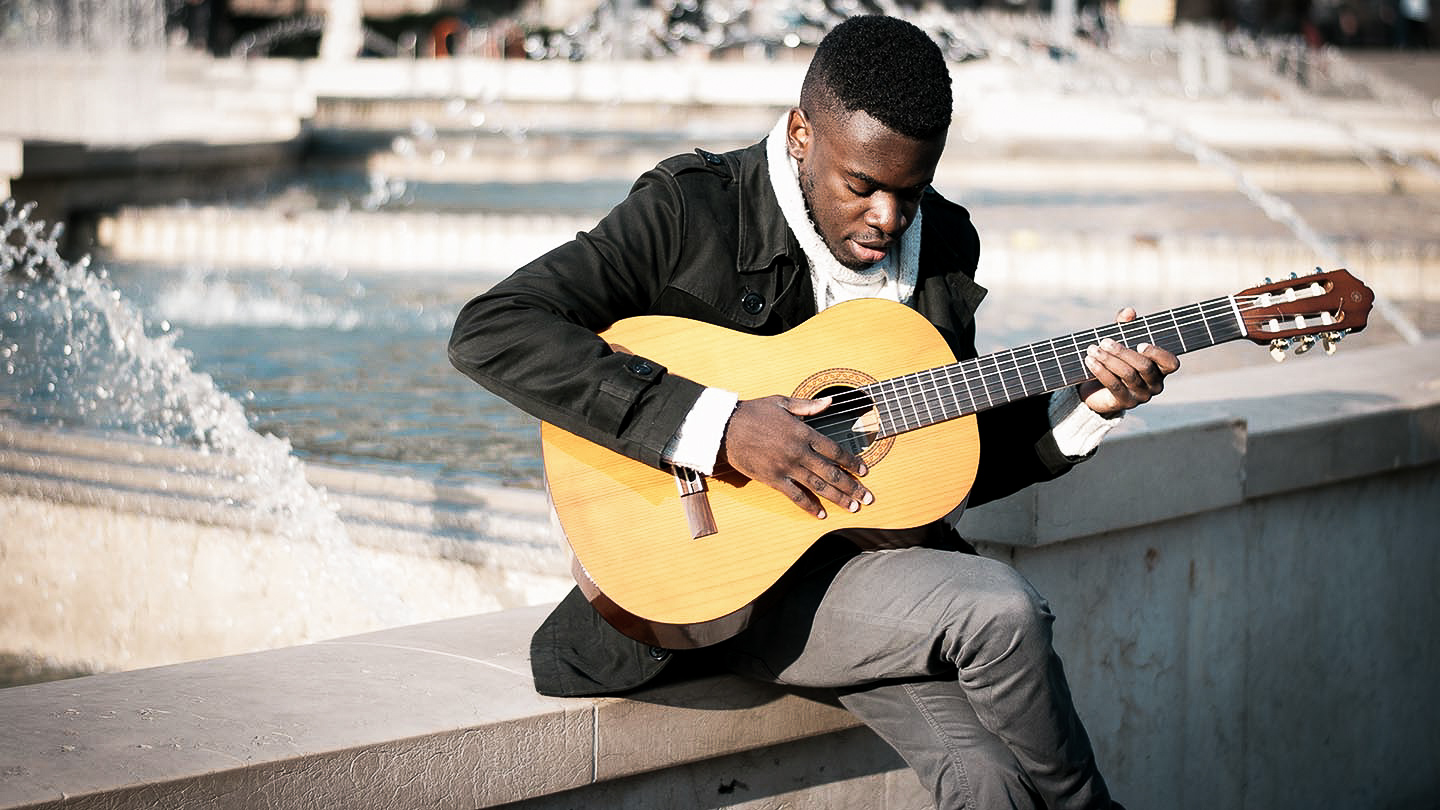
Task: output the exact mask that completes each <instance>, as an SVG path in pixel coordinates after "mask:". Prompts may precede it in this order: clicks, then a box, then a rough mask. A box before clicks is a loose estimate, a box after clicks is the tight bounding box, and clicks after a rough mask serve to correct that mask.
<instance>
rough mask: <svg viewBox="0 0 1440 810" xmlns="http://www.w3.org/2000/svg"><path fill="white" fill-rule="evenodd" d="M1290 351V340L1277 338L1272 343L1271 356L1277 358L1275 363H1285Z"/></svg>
mask: <svg viewBox="0 0 1440 810" xmlns="http://www.w3.org/2000/svg"><path fill="white" fill-rule="evenodd" d="M1288 351H1290V340H1289V338H1275V339H1274V340H1272V341H1270V356H1271V357H1273V358H1275V362H1277V363H1283V362H1285V353H1286V352H1288Z"/></svg>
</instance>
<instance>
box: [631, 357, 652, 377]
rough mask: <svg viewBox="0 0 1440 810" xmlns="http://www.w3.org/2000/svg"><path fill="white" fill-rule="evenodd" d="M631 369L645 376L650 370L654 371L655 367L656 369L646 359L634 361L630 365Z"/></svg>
mask: <svg viewBox="0 0 1440 810" xmlns="http://www.w3.org/2000/svg"><path fill="white" fill-rule="evenodd" d="M630 370H631V371H633V372H635V373H636V374H639V375H640V376H642V377H644V376H645V375H647V374H649V373H650V372H652V371H654V370H655V369H654V368H653V367H652V366H651V365H650V364H649V363H647V362H645V361H644V360H636V361H635V362H634V363H632V364H631V365H630Z"/></svg>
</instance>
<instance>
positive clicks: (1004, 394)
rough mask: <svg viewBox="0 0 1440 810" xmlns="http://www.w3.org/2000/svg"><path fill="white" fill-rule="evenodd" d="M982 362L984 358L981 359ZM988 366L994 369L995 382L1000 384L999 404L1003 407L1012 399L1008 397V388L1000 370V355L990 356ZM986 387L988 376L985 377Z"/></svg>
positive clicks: (1003, 374)
mask: <svg viewBox="0 0 1440 810" xmlns="http://www.w3.org/2000/svg"><path fill="white" fill-rule="evenodd" d="M981 359H982V360H983V359H984V358H981ZM990 365H991V367H992V368H994V369H995V380H996V382H998V383H1000V404H1001V405H1004V404H1005V403H1007V402H1009V401H1010V400H1012V399H1014V397H1012V396H1010V388H1009V387H1008V386H1007V385H1006V384H1005V372H1004V371H1002V370H1001V369H1000V353H998V352H997V353H995V354H992V355H990ZM985 384H986V385H989V384H990V383H989V375H988V374H987V375H986V383H985Z"/></svg>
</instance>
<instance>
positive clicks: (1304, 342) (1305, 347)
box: [1295, 335, 1315, 355]
mask: <svg viewBox="0 0 1440 810" xmlns="http://www.w3.org/2000/svg"><path fill="white" fill-rule="evenodd" d="M1313 348H1315V336H1314V335H1302V336H1301V337H1300V345H1298V346H1296V347H1295V354H1296V355H1301V354H1304V353H1306V352H1308V351H1310V350H1311V349H1313Z"/></svg>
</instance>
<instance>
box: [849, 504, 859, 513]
mask: <svg viewBox="0 0 1440 810" xmlns="http://www.w3.org/2000/svg"><path fill="white" fill-rule="evenodd" d="M850 511H851V512H859V511H860V502H859V501H851V502H850Z"/></svg>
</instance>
